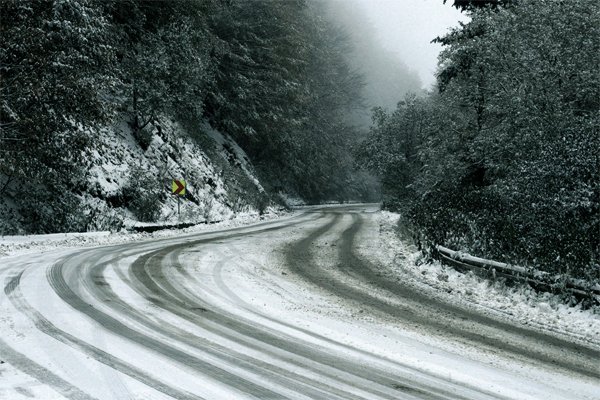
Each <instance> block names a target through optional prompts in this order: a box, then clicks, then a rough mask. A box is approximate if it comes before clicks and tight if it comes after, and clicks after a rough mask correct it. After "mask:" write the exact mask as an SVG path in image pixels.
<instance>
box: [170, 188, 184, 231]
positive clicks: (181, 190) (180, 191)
mask: <svg viewBox="0 0 600 400" xmlns="http://www.w3.org/2000/svg"><path fill="white" fill-rule="evenodd" d="M171 189H172V193H173V194H175V195H177V225H180V224H181V206H180V204H181V196H185V181H184V180H183V179H173V184H172V185H171Z"/></svg>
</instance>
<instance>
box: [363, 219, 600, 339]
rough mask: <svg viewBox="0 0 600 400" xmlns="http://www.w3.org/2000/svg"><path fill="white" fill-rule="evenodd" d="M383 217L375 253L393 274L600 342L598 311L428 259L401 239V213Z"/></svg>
mask: <svg viewBox="0 0 600 400" xmlns="http://www.w3.org/2000/svg"><path fill="white" fill-rule="evenodd" d="M377 218H378V223H379V226H380V237H379V238H377V240H376V243H375V245H376V246H379V248H380V250H381V251H380V252H375V253H373V254H375V255H377V256H378V257H379V261H380V264H381V265H382V266H385V268H387V269H388V271H387V272H391V273H395V274H397V275H399V276H402V277H403V279H405V280H406V279H408V282H407V283H410V284H412V285H414V286H417V287H420V288H422V289H423V290H427V291H429V292H430V293H431V294H432V295H435V296H439V297H442V298H444V299H447V300H449V301H451V302H459V303H461V304H463V305H465V306H468V307H475V308H477V309H479V310H482V311H485V312H486V313H490V314H493V315H495V316H500V317H502V318H505V319H508V320H511V321H513V322H514V321H517V322H519V323H522V324H524V325H529V326H533V327H536V328H540V329H543V330H549V331H553V332H557V333H562V334H567V335H569V336H571V337H576V338H579V339H580V340H583V341H585V342H590V343H595V344H597V345H600V315H599V314H598V313H595V312H594V311H593V310H582V309H581V307H580V306H575V307H569V306H567V305H565V304H564V303H563V302H562V301H561V300H560V298H559V297H558V296H556V295H553V294H551V293H538V292H536V291H534V290H533V289H531V288H529V287H527V286H525V285H518V286H515V287H509V286H506V285H505V284H503V283H502V282H500V281H497V282H494V281H490V280H487V279H483V278H480V277H478V276H476V275H474V274H472V273H466V274H464V273H461V272H458V271H456V270H455V269H453V268H452V267H448V266H445V265H442V264H441V263H440V262H437V261H435V262H431V263H423V262H422V260H421V254H420V252H419V251H417V250H416V248H414V247H413V246H410V245H408V244H406V243H405V242H403V241H401V240H400V238H399V237H398V234H397V230H396V228H397V224H398V220H399V218H400V215H398V214H396V213H391V212H387V211H382V212H381V213H380V214H379V215H378V216H377Z"/></svg>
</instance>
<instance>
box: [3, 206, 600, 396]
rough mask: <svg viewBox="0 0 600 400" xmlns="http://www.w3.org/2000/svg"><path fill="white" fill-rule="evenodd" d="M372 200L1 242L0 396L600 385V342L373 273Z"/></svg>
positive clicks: (576, 389) (429, 391) (571, 390)
mask: <svg viewBox="0 0 600 400" xmlns="http://www.w3.org/2000/svg"><path fill="white" fill-rule="evenodd" d="M377 210H378V208H377V206H376V205H351V206H338V207H324V208H309V209H304V210H302V211H299V212H297V213H296V214H295V215H294V216H293V217H290V218H284V219H281V220H276V221H271V222H264V223H260V224H254V225H251V226H247V227H242V228H236V229H230V230H225V231H219V232H210V233H200V234H187V235H182V236H179V237H174V238H168V239H160V240H150V241H145V242H137V243H128V244H121V245H115V246H105V247H96V248H88V249H71V250H68V249H67V250H56V251H51V252H47V253H43V254H31V255H27V256H19V257H5V258H4V259H2V260H1V261H0V263H2V265H0V278H1V279H2V282H3V288H4V290H3V292H2V294H1V296H0V311H1V314H0V318H1V320H0V323H1V324H2V326H1V327H0V333H2V337H0V360H2V361H3V362H4V366H5V368H4V369H0V381H1V380H2V379H3V375H2V374H3V373H2V371H4V376H5V377H6V376H8V375H7V374H9V373H11V372H10V371H11V370H10V369H8V368H7V367H6V366H10V367H11V368H13V369H14V373H13V375H11V377H12V378H11V379H13V381H15V382H20V383H19V384H14V385H12V386H11V387H10V388H9V387H7V386H6V385H5V386H2V385H1V384H0V398H7V399H12V398H44V399H46V398H57V399H61V398H67V399H164V398H175V399H238V398H240V399H244V398H258V399H284V398H290V399H505V398H511V399H527V398H541V399H553V398H556V399H586V398H587V399H594V398H597V399H600V383H599V382H600V367H599V365H600V364H599V360H600V349H599V348H598V347H596V346H594V345H592V344H586V343H582V342H581V341H577V340H575V339H574V338H569V337H567V336H564V335H559V334H554V333H551V332H545V331H543V330H540V329H534V328H531V327H526V326H523V325H517V324H515V323H512V322H509V321H507V320H501V319H499V318H495V317H492V316H490V315H489V314H485V313H482V312H478V311H476V310H474V309H468V308H466V307H463V306H461V305H458V304H453V303H450V302H447V301H444V300H440V299H439V298H437V297H435V296H431V295H430V294H428V293H427V292H424V291H421V290H418V289H415V288H414V287H413V286H411V285H408V284H406V283H404V282H403V280H402V277H401V276H390V275H388V274H383V273H381V270H380V268H379V266H378V264H377V261H376V260H377V257H371V256H369V254H370V253H369V252H377V251H379V250H378V249H377V248H376V246H371V247H369V246H368V245H366V244H365V243H366V242H367V239H368V238H371V242H373V239H374V238H376V236H377V234H378V225H377V223H376V222H375V220H374V216H375V215H377V212H378V211H377ZM19 374H20V375H19ZM19 376H21V378H18V377H19ZM15 377H16V378H15ZM19 379H21V380H20V381H19Z"/></svg>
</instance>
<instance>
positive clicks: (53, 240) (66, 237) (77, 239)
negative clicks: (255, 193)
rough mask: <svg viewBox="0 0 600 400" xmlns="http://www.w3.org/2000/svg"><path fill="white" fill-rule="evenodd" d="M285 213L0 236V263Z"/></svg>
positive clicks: (227, 225)
mask: <svg viewBox="0 0 600 400" xmlns="http://www.w3.org/2000/svg"><path fill="white" fill-rule="evenodd" d="M286 214H287V213H285V212H281V211H279V210H276V209H274V208H269V209H267V211H266V212H265V213H264V214H263V215H259V214H258V213H257V212H248V213H239V214H237V215H235V216H234V217H233V218H231V219H228V220H226V221H222V222H218V223H214V224H199V225H194V226H192V227H189V228H184V229H165V230H160V231H156V232H152V233H147V232H139V233H138V232H128V231H121V232H108V231H103V232H85V233H53V234H48V235H22V236H0V265H1V262H2V257H4V256H12V255H18V254H28V253H40V252H46V251H51V250H56V249H63V248H78V247H94V246H103V245H112V244H120V243H130V242H137V241H144V240H152V239H159V238H169V237H173V236H180V235H185V234H193V233H201V232H212V231H218V230H223V229H231V228H236V227H238V226H243V225H249V224H253V223H257V222H265V221H269V220H273V219H276V218H281V217H282V216H284V215H286Z"/></svg>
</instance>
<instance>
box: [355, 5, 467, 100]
mask: <svg viewBox="0 0 600 400" xmlns="http://www.w3.org/2000/svg"><path fill="white" fill-rule="evenodd" d="M355 1H357V2H359V3H361V4H362V5H363V6H364V8H365V11H366V16H367V17H368V19H369V20H371V22H372V23H373V25H374V26H375V28H376V30H377V32H378V35H379V38H380V40H381V42H382V44H383V45H384V47H385V48H387V49H388V50H390V51H392V52H394V53H397V54H398V55H399V56H400V58H401V59H402V60H403V61H404V62H405V63H406V64H407V65H408V66H409V67H410V68H411V69H412V70H415V71H417V72H418V74H419V77H420V78H421V80H422V81H423V85H424V87H425V88H427V89H428V88H429V87H430V86H431V84H432V83H434V82H435V77H434V73H435V70H436V67H437V55H438V54H439V52H440V49H441V46H440V45H439V44H433V43H430V42H431V40H432V39H434V38H435V37H436V36H440V35H443V34H444V33H446V32H447V31H448V29H449V28H450V27H453V26H457V25H458V21H459V20H460V21H464V22H466V21H468V18H467V17H466V16H465V15H464V14H461V13H460V12H459V11H458V10H456V9H455V8H454V7H452V3H453V1H452V0H448V1H447V2H446V4H444V2H443V0H355Z"/></svg>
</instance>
